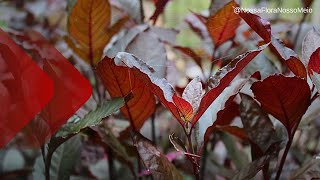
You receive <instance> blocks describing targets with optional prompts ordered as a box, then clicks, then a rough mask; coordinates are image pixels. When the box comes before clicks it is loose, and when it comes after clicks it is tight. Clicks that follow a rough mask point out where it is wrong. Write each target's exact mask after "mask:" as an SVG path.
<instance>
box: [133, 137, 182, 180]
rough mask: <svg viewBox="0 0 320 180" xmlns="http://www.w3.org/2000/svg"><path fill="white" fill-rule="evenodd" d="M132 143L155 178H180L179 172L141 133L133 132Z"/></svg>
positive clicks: (180, 179) (179, 179)
mask: <svg viewBox="0 0 320 180" xmlns="http://www.w3.org/2000/svg"><path fill="white" fill-rule="evenodd" d="M134 145H135V146H136V147H137V150H138V153H139V155H140V157H141V159H142V161H143V163H144V164H145V166H146V167H147V168H148V169H149V170H150V171H151V172H152V176H153V177H154V178H155V179H160V180H166V179H177V180H182V179H183V178H182V176H181V174H180V172H179V171H178V170H177V169H176V167H175V166H174V165H173V164H172V163H171V162H170V161H169V160H168V159H167V157H166V156H165V155H163V154H162V153H161V152H160V151H159V150H157V149H156V148H155V147H154V146H153V145H152V142H150V141H149V140H148V139H146V138H145V137H143V136H142V135H141V134H135V137H134Z"/></svg>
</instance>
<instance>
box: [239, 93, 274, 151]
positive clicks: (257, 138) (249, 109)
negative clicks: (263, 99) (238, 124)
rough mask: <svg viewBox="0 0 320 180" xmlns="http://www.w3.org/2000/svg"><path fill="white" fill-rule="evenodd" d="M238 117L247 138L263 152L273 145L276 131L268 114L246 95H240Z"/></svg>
mask: <svg viewBox="0 0 320 180" xmlns="http://www.w3.org/2000/svg"><path fill="white" fill-rule="evenodd" d="M240 112H241V113H240V116H241V121H242V124H243V128H244V129H245V130H246V132H247V134H248V136H249V138H250V139H251V141H253V142H254V143H255V144H257V145H258V146H259V147H260V148H261V149H262V150H263V151H264V152H265V151H266V150H267V149H268V148H269V146H270V145H271V144H272V143H273V140H274V139H273V138H274V136H275V134H276V131H275V129H274V127H273V124H272V122H271V120H270V119H269V117H268V114H267V113H265V112H264V111H263V110H262V109H261V108H260V106H259V104H258V103H257V102H256V101H254V99H253V98H252V97H250V96H248V95H246V94H241V104H240Z"/></svg>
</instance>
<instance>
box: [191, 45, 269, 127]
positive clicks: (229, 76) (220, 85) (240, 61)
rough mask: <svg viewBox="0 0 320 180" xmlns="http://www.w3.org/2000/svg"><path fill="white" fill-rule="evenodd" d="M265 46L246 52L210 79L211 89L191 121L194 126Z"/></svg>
mask: <svg viewBox="0 0 320 180" xmlns="http://www.w3.org/2000/svg"><path fill="white" fill-rule="evenodd" d="M266 46H267V45H263V46H260V47H259V48H258V49H256V50H252V51H248V52H246V53H244V54H242V55H240V56H238V57H236V58H235V59H234V60H232V62H230V63H229V64H228V65H226V66H225V67H223V68H222V69H220V70H219V71H218V72H217V73H216V74H215V75H214V76H213V77H211V78H210V81H211V84H212V87H211V90H210V91H209V92H208V93H206V94H205V95H204V96H203V98H202V99H201V103H200V105H199V109H198V113H197V114H196V115H195V116H194V118H193V120H192V125H194V124H195V123H196V122H197V121H198V119H199V118H200V117H201V116H202V115H203V113H204V112H205V111H206V110H207V108H208V107H209V106H210V105H211V103H212V102H213V101H214V100H215V99H216V98H217V97H218V96H219V95H220V94H221V92H222V91H223V90H224V89H225V88H226V87H227V86H228V85H229V84H230V82H231V81H232V80H233V79H234V78H235V77H236V76H237V75H238V74H239V73H240V72H241V70H242V69H243V68H244V67H245V66H246V65H247V64H248V63H249V62H250V61H251V60H252V59H254V58H255V57H256V56H257V55H258V54H259V53H260V52H261V51H262V50H263V49H264V48H266Z"/></svg>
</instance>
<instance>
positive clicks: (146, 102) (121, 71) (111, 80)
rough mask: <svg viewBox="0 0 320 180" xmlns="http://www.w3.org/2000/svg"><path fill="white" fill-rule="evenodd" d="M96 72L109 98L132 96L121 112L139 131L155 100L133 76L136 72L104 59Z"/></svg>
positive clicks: (111, 60)
mask: <svg viewBox="0 0 320 180" xmlns="http://www.w3.org/2000/svg"><path fill="white" fill-rule="evenodd" d="M96 71H97V73H98V75H99V76H100V77H101V79H102V81H103V84H104V86H105V87H106V88H107V90H108V92H109V93H110V95H111V97H125V96H126V95H128V94H129V93H132V94H133V98H132V99H131V100H130V101H129V102H126V105H125V106H124V107H122V108H121V112H122V113H123V114H124V115H125V116H126V118H127V119H129V120H130V121H131V122H132V126H133V128H134V129H135V130H139V129H140V128H141V127H142V125H143V123H144V122H145V121H146V120H147V119H148V118H149V117H150V116H151V114H152V113H153V112H154V109H155V98H154V96H153V94H152V92H151V91H150V90H149V89H148V87H147V85H146V84H144V83H143V82H141V81H140V80H139V79H137V77H136V76H135V72H134V71H137V70H134V69H130V68H127V67H120V66H116V65H115V64H114V60H113V59H110V58H108V57H105V58H104V59H103V60H102V61H101V62H99V63H98V66H97V69H96Z"/></svg>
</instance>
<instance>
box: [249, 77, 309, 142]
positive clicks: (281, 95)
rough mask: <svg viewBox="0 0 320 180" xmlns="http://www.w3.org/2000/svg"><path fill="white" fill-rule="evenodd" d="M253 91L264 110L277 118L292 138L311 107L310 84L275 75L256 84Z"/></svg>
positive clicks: (252, 88)
mask: <svg viewBox="0 0 320 180" xmlns="http://www.w3.org/2000/svg"><path fill="white" fill-rule="evenodd" d="M251 90H252V92H253V93H254V95H255V98H256V99H257V100H258V101H259V102H260V103H261V107H262V109H263V110H265V111H266V112H268V113H270V114H271V115H273V116H274V117H275V118H277V119H278V120H279V121H280V122H281V123H282V124H283V125H284V126H285V127H286V129H287V131H288V134H289V136H291V135H292V133H293V132H292V130H294V129H295V127H297V125H298V124H299V122H300V120H301V117H302V116H303V114H304V113H305V112H306V110H307V109H308V107H309V105H310V96H311V92H310V89H309V86H308V83H307V82H306V81H305V80H303V79H300V78H297V77H285V76H283V75H273V76H270V77H268V78H266V79H265V80H263V81H258V82H255V83H254V84H253V85H252V86H251Z"/></svg>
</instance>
